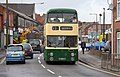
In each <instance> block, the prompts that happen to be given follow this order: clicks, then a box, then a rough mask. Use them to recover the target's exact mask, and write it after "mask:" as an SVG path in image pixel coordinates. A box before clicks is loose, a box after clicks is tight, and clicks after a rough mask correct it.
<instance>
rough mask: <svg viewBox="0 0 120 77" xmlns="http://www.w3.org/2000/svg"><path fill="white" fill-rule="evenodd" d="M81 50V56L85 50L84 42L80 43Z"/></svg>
mask: <svg viewBox="0 0 120 77" xmlns="http://www.w3.org/2000/svg"><path fill="white" fill-rule="evenodd" d="M81 48H82V52H83V54H84V50H85V48H86V43H85V42H82V43H81Z"/></svg>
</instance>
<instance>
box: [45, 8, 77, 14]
mask: <svg viewBox="0 0 120 77" xmlns="http://www.w3.org/2000/svg"><path fill="white" fill-rule="evenodd" d="M47 13H77V11H76V10H75V9H69V8H55V9H50V10H49V11H48V12H47Z"/></svg>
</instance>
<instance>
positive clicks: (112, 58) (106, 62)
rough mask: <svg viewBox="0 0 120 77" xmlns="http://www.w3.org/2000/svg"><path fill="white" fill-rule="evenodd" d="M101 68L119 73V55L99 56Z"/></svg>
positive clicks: (107, 54)
mask: <svg viewBox="0 0 120 77" xmlns="http://www.w3.org/2000/svg"><path fill="white" fill-rule="evenodd" d="M101 68H104V69H107V70H112V71H118V72H120V54H109V53H106V52H104V53H102V54H101Z"/></svg>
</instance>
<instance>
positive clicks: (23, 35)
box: [13, 26, 37, 43]
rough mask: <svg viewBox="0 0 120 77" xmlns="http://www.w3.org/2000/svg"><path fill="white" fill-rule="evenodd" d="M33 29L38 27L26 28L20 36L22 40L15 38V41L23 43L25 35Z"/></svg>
mask: <svg viewBox="0 0 120 77" xmlns="http://www.w3.org/2000/svg"><path fill="white" fill-rule="evenodd" d="M32 30H37V28H36V27H33V26H32V27H30V29H26V30H24V31H23V32H22V34H21V36H20V40H19V41H17V40H15V39H13V41H14V42H15V43H22V42H23V40H25V38H24V37H25V35H27V34H28V33H29V32H31V31H32Z"/></svg>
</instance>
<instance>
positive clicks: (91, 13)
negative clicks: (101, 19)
mask: <svg viewBox="0 0 120 77" xmlns="http://www.w3.org/2000/svg"><path fill="white" fill-rule="evenodd" d="M90 15H95V17H96V20H95V25H96V27H95V28H96V34H95V40H97V33H98V26H97V13H90Z"/></svg>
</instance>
